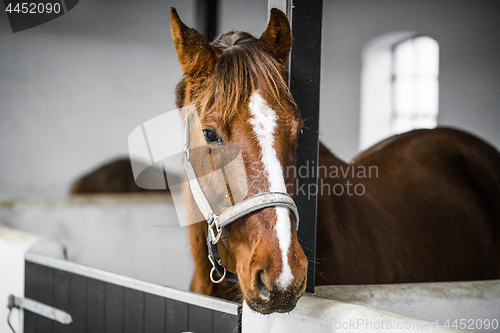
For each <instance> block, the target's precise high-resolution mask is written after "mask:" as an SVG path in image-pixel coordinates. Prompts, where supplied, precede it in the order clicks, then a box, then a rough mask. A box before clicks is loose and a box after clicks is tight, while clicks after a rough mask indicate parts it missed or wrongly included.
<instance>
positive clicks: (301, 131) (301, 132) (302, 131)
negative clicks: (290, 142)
mask: <svg viewBox="0 0 500 333" xmlns="http://www.w3.org/2000/svg"><path fill="white" fill-rule="evenodd" d="M302 134H304V129H301V130H300V132H299V135H297V138H300V137H301V136H302Z"/></svg>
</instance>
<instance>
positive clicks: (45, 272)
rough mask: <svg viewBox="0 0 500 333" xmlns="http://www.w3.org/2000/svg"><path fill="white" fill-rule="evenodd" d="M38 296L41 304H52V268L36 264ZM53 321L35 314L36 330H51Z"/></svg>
mask: <svg viewBox="0 0 500 333" xmlns="http://www.w3.org/2000/svg"><path fill="white" fill-rule="evenodd" d="M37 269H38V298H37V299H36V300H37V301H40V302H42V303H43V304H47V305H52V291H53V288H54V269H52V268H50V267H47V266H38V268H37ZM53 324H54V321H53V320H51V319H49V318H45V317H43V316H37V331H38V332H52V331H53Z"/></svg>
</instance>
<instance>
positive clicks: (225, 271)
mask: <svg viewBox="0 0 500 333" xmlns="http://www.w3.org/2000/svg"><path fill="white" fill-rule="evenodd" d="M208 260H210V262H211V263H212V269H211V270H210V280H211V281H212V282H213V283H221V282H222V281H224V279H225V278H226V273H227V270H226V267H225V266H224V265H223V264H221V263H220V260H219V261H218V264H219V265H220V266H222V268H224V274H222V277H221V278H220V279H219V280H216V279H214V272H216V269H215V263H214V259H213V258H212V256H211V255H210V254H209V255H208Z"/></svg>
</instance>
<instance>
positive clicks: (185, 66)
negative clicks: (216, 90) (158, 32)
mask: <svg viewBox="0 0 500 333" xmlns="http://www.w3.org/2000/svg"><path fill="white" fill-rule="evenodd" d="M170 30H171V31H172V38H173V40H174V45H175V49H176V50H177V56H178V58H179V61H180V63H181V66H182V70H183V72H184V74H185V75H186V76H190V77H203V76H206V75H208V74H209V73H210V72H211V71H212V70H213V68H214V64H215V60H216V58H217V57H218V53H217V51H216V50H215V49H214V48H213V47H212V46H211V45H210V44H209V43H208V42H207V40H206V39H205V37H203V35H202V34H200V33H199V32H198V31H196V30H195V29H193V28H189V27H188V26H186V25H185V24H184V23H182V21H181V19H180V18H179V15H177V11H176V10H175V8H173V7H172V8H171V21H170Z"/></svg>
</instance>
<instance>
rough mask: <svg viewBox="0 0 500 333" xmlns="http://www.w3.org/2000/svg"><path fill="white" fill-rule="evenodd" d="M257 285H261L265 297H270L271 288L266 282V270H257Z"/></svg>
mask: <svg viewBox="0 0 500 333" xmlns="http://www.w3.org/2000/svg"><path fill="white" fill-rule="evenodd" d="M256 278H257V287H259V289H260V291H261V294H262V297H263V298H265V299H269V289H268V288H267V287H266V284H265V283H264V271H263V270H260V271H258V272H257V276H256Z"/></svg>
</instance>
